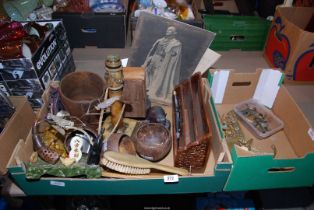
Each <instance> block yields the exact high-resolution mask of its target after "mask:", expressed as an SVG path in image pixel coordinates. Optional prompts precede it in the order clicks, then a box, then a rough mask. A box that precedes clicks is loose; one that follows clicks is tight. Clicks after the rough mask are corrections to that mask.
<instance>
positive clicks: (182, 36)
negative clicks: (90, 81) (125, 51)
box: [128, 12, 215, 103]
mask: <svg viewBox="0 0 314 210" xmlns="http://www.w3.org/2000/svg"><path fill="white" fill-rule="evenodd" d="M136 28H137V30H136V32H135V36H134V40H133V44H132V54H131V57H130V58H129V62H128V66H141V67H143V68H145V73H146V88H147V89H148V96H149V98H150V99H151V100H154V101H160V102H165V103H169V102H170V101H171V97H172V90H173V88H174V86H175V85H177V84H179V82H181V81H183V80H185V79H188V78H189V77H190V76H191V75H192V73H193V72H194V70H195V68H196V67H197V65H198V63H199V61H200V60H201V58H202V56H203V54H204V53H205V51H206V50H207V48H208V47H209V46H210V44H211V42H212V41H213V39H214V37H215V33H212V32H209V31H206V30H204V29H201V28H198V27H195V26H191V25H188V24H186V23H183V22H179V21H176V20H170V19H167V18H164V17H160V16H156V15H152V14H149V13H145V12H143V13H141V15H140V17H139V18H138V22H137V25H136Z"/></svg>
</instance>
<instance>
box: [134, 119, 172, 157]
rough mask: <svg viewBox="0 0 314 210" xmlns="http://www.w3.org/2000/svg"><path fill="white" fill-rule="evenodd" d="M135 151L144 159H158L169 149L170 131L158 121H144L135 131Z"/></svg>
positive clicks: (164, 155)
mask: <svg viewBox="0 0 314 210" xmlns="http://www.w3.org/2000/svg"><path fill="white" fill-rule="evenodd" d="M135 137H136V141H135V142H136V143H135V148H136V152H137V153H138V154H139V155H140V156H141V157H142V158H144V159H146V160H150V161H159V160H161V159H163V158H164V157H166V155H167V154H168V153H169V151H170V149H171V138H170V133H169V130H168V129H167V128H165V126H163V125H162V124H159V123H145V124H143V125H142V126H141V127H140V128H139V129H138V130H137V132H136V135H135Z"/></svg>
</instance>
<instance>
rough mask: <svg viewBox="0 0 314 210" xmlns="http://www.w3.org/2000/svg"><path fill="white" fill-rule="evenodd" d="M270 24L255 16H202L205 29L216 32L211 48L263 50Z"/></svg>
mask: <svg viewBox="0 0 314 210" xmlns="http://www.w3.org/2000/svg"><path fill="white" fill-rule="evenodd" d="M270 24H271V22H270V21H268V20H265V19H262V18H260V17H257V16H234V15H205V16H204V27H205V29H206V30H209V31H212V32H215V33H216V37H215V39H214V41H213V43H212V44H211V46H210V48H211V49H213V50H222V51H225V50H230V49H241V50H252V51H253V50H263V48H264V44H265V40H266V38H267V34H268V29H269V27H270Z"/></svg>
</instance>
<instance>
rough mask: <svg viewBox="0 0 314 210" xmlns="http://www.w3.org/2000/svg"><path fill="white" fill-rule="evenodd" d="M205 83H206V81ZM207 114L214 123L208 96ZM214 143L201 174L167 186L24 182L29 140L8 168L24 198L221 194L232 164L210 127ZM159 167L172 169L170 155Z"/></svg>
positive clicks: (156, 182) (143, 181)
mask: <svg viewBox="0 0 314 210" xmlns="http://www.w3.org/2000/svg"><path fill="white" fill-rule="evenodd" d="M205 82H207V81H206V79H205ZM205 99H206V107H207V108H206V110H207V112H206V114H208V115H209V116H210V118H211V121H214V117H215V116H214V113H213V111H212V109H211V105H210V100H209V99H210V94H209V92H207V94H206V97H205ZM46 106H47V104H45V105H44V106H43V107H42V109H41V110H40V112H39V118H41V117H43V116H44V115H45V113H46V111H47V110H46ZM166 112H167V116H168V117H169V118H170V119H169V120H170V121H172V119H171V116H172V114H171V108H170V107H168V108H166ZM212 126H213V128H212V131H213V139H214V140H213V141H212V142H211V149H210V150H211V151H210V156H209V158H208V162H207V164H206V169H205V171H204V172H203V173H193V174H192V176H186V177H179V180H178V182H175V183H167V182H165V181H164V179H163V178H164V177H163V174H162V175H160V174H159V177H156V176H151V177H147V178H140V179H139V178H127V179H111V178H99V179H86V178H58V177H47V176H46V177H42V178H41V179H39V180H27V179H26V175H25V168H24V167H23V162H28V161H29V158H30V155H31V154H32V152H33V144H32V136H31V134H29V135H28V137H27V138H26V140H25V141H19V142H18V144H17V146H16V148H15V152H14V153H13V154H12V158H11V161H10V164H9V166H8V168H9V171H10V174H11V176H12V178H13V179H14V181H15V183H16V184H17V185H18V186H19V187H20V188H21V189H22V190H23V191H24V192H25V194H27V195H134V194H175V193H200V192H217V191H222V190H223V187H224V185H225V182H226V180H227V178H228V175H229V172H230V169H231V166H232V163H231V157H230V154H229V152H226V151H228V149H227V145H226V144H225V143H224V142H222V141H220V140H219V138H218V135H219V130H218V127H217V126H216V124H212ZM159 163H161V164H165V165H174V160H173V151H172V149H171V151H170V152H169V154H168V155H167V157H166V158H165V159H163V160H162V161H160V162H159Z"/></svg>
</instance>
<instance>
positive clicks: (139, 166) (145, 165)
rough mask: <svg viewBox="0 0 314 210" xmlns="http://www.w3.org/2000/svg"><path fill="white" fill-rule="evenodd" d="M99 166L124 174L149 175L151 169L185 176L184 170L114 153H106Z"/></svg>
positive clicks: (185, 171) (186, 172)
mask: <svg viewBox="0 0 314 210" xmlns="http://www.w3.org/2000/svg"><path fill="white" fill-rule="evenodd" d="M100 162H101V165H103V166H106V167H108V168H110V169H112V170H114V171H118V172H120V173H125V174H149V173H150V170H151V169H157V170H160V171H165V172H168V173H174V174H178V175H181V176H186V175H188V174H189V172H188V171H187V170H186V169H182V168H177V167H172V166H166V165H161V164H158V163H152V162H149V161H148V160H145V159H142V158H139V157H137V156H133V155H128V154H123V153H119V152H114V151H106V152H104V153H103V156H102V158H101V161H100Z"/></svg>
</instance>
